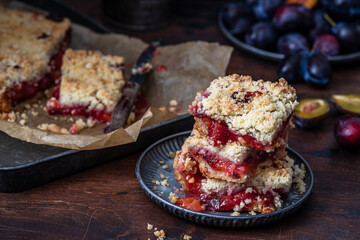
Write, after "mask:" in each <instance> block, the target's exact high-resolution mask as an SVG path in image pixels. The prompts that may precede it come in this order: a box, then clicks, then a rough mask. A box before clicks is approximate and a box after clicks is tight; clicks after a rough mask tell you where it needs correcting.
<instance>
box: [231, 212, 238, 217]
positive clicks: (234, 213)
mask: <svg viewBox="0 0 360 240" xmlns="http://www.w3.org/2000/svg"><path fill="white" fill-rule="evenodd" d="M230 216H232V217H238V216H240V213H239V212H232V213H231V214H230Z"/></svg>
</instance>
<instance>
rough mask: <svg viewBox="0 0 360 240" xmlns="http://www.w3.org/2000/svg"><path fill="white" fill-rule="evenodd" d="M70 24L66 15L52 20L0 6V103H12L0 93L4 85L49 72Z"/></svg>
mask: <svg viewBox="0 0 360 240" xmlns="http://www.w3.org/2000/svg"><path fill="white" fill-rule="evenodd" d="M70 27H71V22H70V20H69V19H67V18H64V19H63V20H62V21H61V22H54V21H51V20H49V19H47V18H46V17H45V16H42V15H40V14H37V13H30V12H20V11H18V10H10V9H5V8H3V7H2V6H0V39H1V40H0V106H1V110H2V111H9V110H10V109H11V105H10V104H9V103H8V102H7V101H6V99H5V97H4V96H3V94H4V92H5V90H6V89H7V88H11V87H12V86H14V84H18V83H20V82H23V81H34V80H38V79H39V78H40V77H42V76H43V75H44V74H45V73H47V72H49V66H48V64H49V61H50V58H51V56H52V55H53V54H54V53H55V52H56V51H57V49H58V47H59V44H60V43H61V42H62V40H63V39H64V37H65V35H66V32H67V30H68V29H69V28H70Z"/></svg>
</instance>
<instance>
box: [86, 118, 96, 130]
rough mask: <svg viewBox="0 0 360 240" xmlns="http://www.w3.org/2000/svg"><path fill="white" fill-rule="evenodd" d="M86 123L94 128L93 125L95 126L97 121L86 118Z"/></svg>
mask: <svg viewBox="0 0 360 240" xmlns="http://www.w3.org/2000/svg"><path fill="white" fill-rule="evenodd" d="M86 125H87V126H88V127H89V128H92V127H94V126H95V125H96V121H94V120H92V119H90V118H88V119H87V120H86Z"/></svg>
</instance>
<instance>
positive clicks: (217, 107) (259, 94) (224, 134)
mask: <svg viewBox="0 0 360 240" xmlns="http://www.w3.org/2000/svg"><path fill="white" fill-rule="evenodd" d="M297 104H298V103H297V101H296V92H295V89H294V88H293V87H291V86H289V85H288V84H287V82H286V81H285V80H284V79H279V81H278V82H275V83H272V82H268V81H263V80H258V81H253V80H252V78H251V77H250V76H240V75H237V74H233V75H229V76H226V77H219V78H218V79H215V80H214V81H212V82H211V84H210V86H209V87H208V88H207V89H206V90H204V91H202V92H201V93H198V94H197V96H196V98H195V101H194V102H193V103H192V105H191V106H190V113H191V114H193V115H194V117H195V120H196V122H197V123H198V130H199V132H200V133H202V134H203V135H204V136H207V137H208V140H209V141H211V142H212V144H213V145H225V144H226V143H227V142H229V141H233V142H239V143H240V144H241V145H243V146H249V147H252V148H254V149H255V150H265V151H273V150H274V149H275V148H276V147H278V146H281V145H283V144H284V143H285V142H286V137H287V130H288V128H289V127H291V126H292V124H289V123H290V122H291V118H292V116H293V113H294V110H295V108H296V106H297Z"/></svg>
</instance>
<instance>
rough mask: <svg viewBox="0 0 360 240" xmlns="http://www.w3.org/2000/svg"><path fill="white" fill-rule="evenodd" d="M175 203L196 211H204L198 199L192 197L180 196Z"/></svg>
mask: <svg viewBox="0 0 360 240" xmlns="http://www.w3.org/2000/svg"><path fill="white" fill-rule="evenodd" d="M176 205H178V206H179V207H183V208H186V209H189V210H192V211H196V212H204V209H205V208H204V207H203V206H202V205H201V203H200V200H196V199H194V198H180V199H179V200H178V201H177V202H176Z"/></svg>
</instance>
